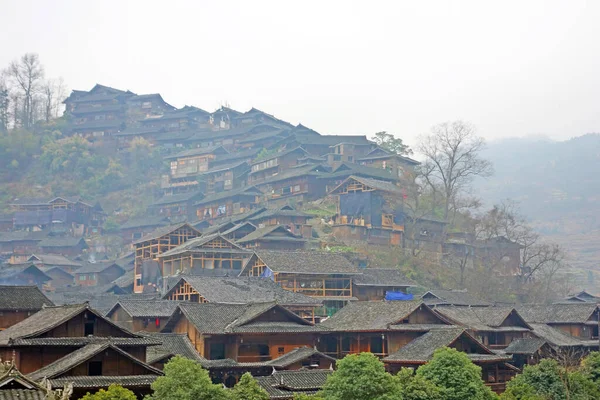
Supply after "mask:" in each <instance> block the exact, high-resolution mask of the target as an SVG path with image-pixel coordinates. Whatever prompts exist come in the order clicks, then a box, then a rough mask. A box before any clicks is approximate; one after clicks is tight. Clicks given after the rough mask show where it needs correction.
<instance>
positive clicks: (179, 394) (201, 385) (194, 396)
mask: <svg viewBox="0 0 600 400" xmlns="http://www.w3.org/2000/svg"><path fill="white" fill-rule="evenodd" d="M164 373H165V375H164V376H160V377H158V378H157V379H156V381H154V383H153V384H152V390H153V391H154V393H153V394H152V395H151V396H148V399H149V400H227V399H228V398H229V396H228V393H227V391H226V390H225V389H223V387H222V386H221V385H215V384H213V383H212V381H211V380H210V376H209V375H208V372H207V371H206V370H205V369H203V368H202V367H201V366H200V365H199V364H198V363H197V362H195V361H192V360H189V359H187V358H185V357H181V356H176V357H173V358H172V359H171V360H170V361H169V362H168V363H167V364H165V368H164Z"/></svg>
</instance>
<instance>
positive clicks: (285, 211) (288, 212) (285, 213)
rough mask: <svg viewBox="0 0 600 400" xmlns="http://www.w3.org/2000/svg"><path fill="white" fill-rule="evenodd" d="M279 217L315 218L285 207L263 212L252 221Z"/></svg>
mask: <svg viewBox="0 0 600 400" xmlns="http://www.w3.org/2000/svg"><path fill="white" fill-rule="evenodd" d="M277 216H281V217H305V218H312V217H313V216H312V215H310V214H307V213H305V212H302V211H300V210H294V209H293V208H291V207H289V206H284V207H279V208H271V209H267V210H265V211H263V212H261V213H260V214H257V215H255V216H254V217H252V218H250V221H257V220H262V219H265V218H271V217H277Z"/></svg>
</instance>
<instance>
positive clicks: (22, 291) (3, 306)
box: [0, 286, 54, 311]
mask: <svg viewBox="0 0 600 400" xmlns="http://www.w3.org/2000/svg"><path fill="white" fill-rule="evenodd" d="M53 305H54V304H53V303H52V302H51V301H50V299H48V298H47V297H46V296H44V294H43V293H42V292H41V291H40V289H38V287H37V286H0V310H20V311H34V310H35V311H37V310H41V309H42V308H43V307H44V306H53Z"/></svg>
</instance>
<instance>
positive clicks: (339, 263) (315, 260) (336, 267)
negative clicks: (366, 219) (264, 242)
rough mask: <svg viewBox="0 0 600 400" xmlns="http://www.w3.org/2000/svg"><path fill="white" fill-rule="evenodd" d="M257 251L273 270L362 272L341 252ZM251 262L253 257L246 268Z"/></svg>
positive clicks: (315, 272) (324, 272) (346, 273)
mask: <svg viewBox="0 0 600 400" xmlns="http://www.w3.org/2000/svg"><path fill="white" fill-rule="evenodd" d="M255 253H256V255H257V256H258V257H260V259H261V260H262V261H263V262H264V263H265V264H266V265H267V267H268V268H269V269H270V270H271V271H273V272H288V273H296V274H345V275H356V274H359V273H360V271H359V270H358V268H357V267H356V266H355V265H354V264H352V263H351V262H350V260H348V259H347V258H346V257H345V256H344V255H342V254H340V253H333V252H327V251H316V250H294V251H273V250H257V251H255ZM251 263H252V259H250V261H249V262H248V264H246V266H245V267H244V269H247V268H249V267H250V265H251Z"/></svg>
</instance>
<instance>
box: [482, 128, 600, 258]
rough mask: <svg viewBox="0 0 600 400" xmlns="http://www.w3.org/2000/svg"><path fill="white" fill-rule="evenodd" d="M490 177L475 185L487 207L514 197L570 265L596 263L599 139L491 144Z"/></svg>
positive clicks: (599, 229)
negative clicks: (561, 249)
mask: <svg viewBox="0 0 600 400" xmlns="http://www.w3.org/2000/svg"><path fill="white" fill-rule="evenodd" d="M484 156H485V157H486V158H488V159H489V160H491V161H492V162H493V163H494V169H495V173H494V176H493V177H491V178H488V179H486V180H480V181H478V182H477V183H476V191H477V193H478V195H479V196H481V197H482V198H483V199H484V201H485V202H486V203H487V204H492V203H494V202H498V201H501V200H502V199H507V198H510V199H513V200H516V201H518V202H519V204H520V206H521V210H522V212H523V214H524V215H526V216H527V217H528V218H529V219H530V220H531V221H532V223H533V224H534V225H535V227H536V228H537V229H538V230H539V231H540V232H541V233H542V234H544V235H546V236H548V237H549V238H550V239H551V240H553V241H556V242H560V243H562V244H563V245H564V246H565V247H566V248H567V249H568V250H569V252H570V253H571V256H572V259H571V263H572V265H573V266H575V267H578V268H584V269H598V266H599V265H600V175H599V174H598V171H600V135H599V134H588V135H584V136H580V137H576V138H572V139H570V140H567V141H562V142H555V141H551V140H549V139H545V138H535V139H533V138H520V139H506V140H501V141H496V142H491V143H489V145H488V148H487V150H486V151H485V154H484Z"/></svg>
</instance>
